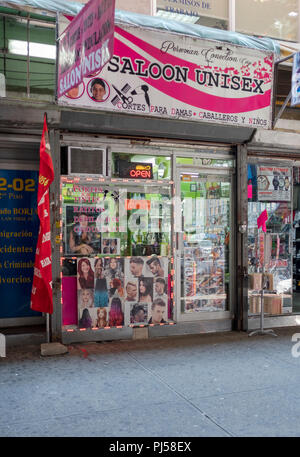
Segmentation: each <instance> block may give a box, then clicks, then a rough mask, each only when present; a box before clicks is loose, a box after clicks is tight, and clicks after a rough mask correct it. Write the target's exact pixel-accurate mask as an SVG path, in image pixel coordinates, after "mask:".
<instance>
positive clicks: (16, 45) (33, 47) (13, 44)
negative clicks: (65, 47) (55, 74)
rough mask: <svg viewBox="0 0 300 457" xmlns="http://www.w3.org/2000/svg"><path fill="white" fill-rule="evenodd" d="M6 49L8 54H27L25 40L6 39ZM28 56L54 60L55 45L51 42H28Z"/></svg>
mask: <svg viewBox="0 0 300 457" xmlns="http://www.w3.org/2000/svg"><path fill="white" fill-rule="evenodd" d="M8 51H9V52H10V54H18V55H21V56H27V41H22V40H8ZM29 56H30V57H39V58H45V56H47V57H46V58H47V59H51V60H55V59H56V47H55V46H53V45H51V44H42V43H33V42H30V43H29Z"/></svg>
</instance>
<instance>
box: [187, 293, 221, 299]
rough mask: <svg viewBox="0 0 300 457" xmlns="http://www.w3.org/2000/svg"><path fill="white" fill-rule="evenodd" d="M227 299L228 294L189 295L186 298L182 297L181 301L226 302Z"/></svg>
mask: <svg viewBox="0 0 300 457" xmlns="http://www.w3.org/2000/svg"><path fill="white" fill-rule="evenodd" d="M226 298H227V295H226V294H214V295H203V294H201V295H199V294H198V295H188V296H186V297H181V300H225V299H226Z"/></svg>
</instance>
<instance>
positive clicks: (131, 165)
mask: <svg viewBox="0 0 300 457" xmlns="http://www.w3.org/2000/svg"><path fill="white" fill-rule="evenodd" d="M119 175H120V178H132V179H152V178H153V172H152V164H151V163H136V162H126V161H125V160H120V161H119Z"/></svg>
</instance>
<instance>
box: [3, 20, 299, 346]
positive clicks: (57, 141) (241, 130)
mask: <svg viewBox="0 0 300 457" xmlns="http://www.w3.org/2000/svg"><path fill="white" fill-rule="evenodd" d="M126 16H127V15H125V16H122V19H123V20H125V19H126ZM127 19H128V18H127ZM127 19H126V20H127ZM126 20H125V24H124V23H122V21H120V22H119V23H118V24H117V28H116V32H117V34H116V47H115V55H114V58H113V59H112V61H111V63H110V64H109V65H108V67H107V69H106V70H103V72H101V78H99V74H96V72H94V69H93V68H91V75H90V76H89V77H88V78H86V79H85V80H84V82H83V83H82V84H81V85H79V87H78V88H77V89H76V91H75V92H72V93H71V92H70V93H69V94H67V96H65V97H63V98H62V100H60V101H59V103H58V106H55V107H54V106H53V105H47V106H46V105H45V106H41V107H40V108H38V107H34V108H33V107H31V108H29V107H26V106H25V104H23V105H22V113H21V112H20V110H19V107H18V106H17V105H16V106H9V102H5V100H3V106H4V105H5V104H6V108H7V110H6V115H5V116H4V115H3V116H2V118H1V132H2V135H7V134H9V135H10V136H11V137H14V141H17V142H19V144H22V141H24V136H25V137H26V138H27V140H26V141H29V139H30V138H33V137H34V138H35V140H34V142H35V144H36V145H38V140H39V135H38V133H37V132H40V131H41V125H42V119H43V113H44V112H45V111H46V112H47V113H48V127H49V133H50V142H51V150H52V155H53V161H54V171H55V181H54V183H53V184H52V186H51V195H50V201H51V206H50V210H51V229H52V247H53V253H52V254H53V255H52V271H53V298H54V313H53V315H52V316H51V318H50V323H51V339H52V340H53V341H62V342H63V343H66V344H67V343H72V342H76V341H101V340H113V339H124V338H125V339H126V338H147V337H155V336H168V335H175V334H186V333H206V332H216V331H230V330H232V329H237V330H248V328H255V326H256V325H257V309H258V308H255V307H254V303H256V302H255V295H257V294H256V291H257V290H259V289H256V288H255V287H256V286H255V287H254V288H253V289H249V290H248V275H250V281H253V279H252V278H253V276H251V275H253V274H254V273H260V265H259V264H255V265H253V264H252V263H251V262H252V260H251V259H252V258H253V257H255V256H257V255H258V256H259V254H258V253H257V247H256V251H255V252H254V253H253V254H251V256H250V251H249V246H250V244H249V237H250V238H251V240H250V241H251V243H253V238H255V236H256V238H257V239H258V240H259V235H257V230H256V232H255V227H254V226H255V223H254V222H253V220H254V218H255V217H254V216H253V211H255V215H256V216H258V215H259V214H258V212H259V211H260V210H262V209H263V205H256V207H255V209H253V205H252V204H253V203H258V202H260V200H259V198H260V197H259V198H258V197H257V196H258V195H259V196H260V195H261V193H260V194H259V192H258V191H257V190H256V189H255V182H257V176H258V174H257V166H258V161H257V160H256V157H257V155H256V156H255V158H254V162H253V161H252V158H251V157H252V154H257V151H258V154H261V147H262V146H261V144H260V145H259V146H258V145H257V144H256V145H255V146H254V145H253V144H252V142H251V138H252V137H253V134H254V133H255V131H256V129H264V128H270V127H271V120H272V112H271V111H272V110H271V102H272V81H273V61H274V54H273V51H272V50H270V49H269V50H266V49H265V50H263V51H260V50H257V49H252V48H251V46H250V47H249V48H246V47H245V48H244V47H241V46H239V45H232V44H228V43H226V46H225V47H227V51H226V50H224V49H223V50H222V44H224V43H220V42H213V41H210V40H214V39H215V37H208V38H207V39H204V40H203V42H204V44H203V42H202V41H201V40H199V37H194V38H191V37H190V36H188V34H187V35H186V36H185V35H184V34H182V33H181V34H176V33H173V32H174V31H172V33H169V32H168V33H167V32H166V31H155V32H154V31H153V30H152V28H151V26H149V28H147V27H146V31H145V27H143V26H142V24H135V25H134V26H133V25H132V24H128V23H127V22H126ZM152 27H153V24H152ZM176 40H178V44H176ZM200 41H201V45H199V42H200ZM171 42H173V51H172V52H173V54H174V55H172V56H171V61H170V62H169V61H168V57H166V53H167V52H166V47H168V51H170V50H171V48H170V46H171V45H170V44H167V43H171ZM161 43H164V45H163V46H162V47H161V49H160V45H161ZM212 43H213V44H212ZM201 46H202V47H201ZM215 48H216V49H215ZM217 48H218V49H217ZM182 49H183V50H184V49H185V50H190V51H194V54H192V52H190V53H187V52H186V53H184V55H183V54H182V53H183V51H182ZM199 49H200V50H201V51H202V50H203V49H205V50H206V52H204V53H202V52H199ZM159 50H160V52H161V53H160V54H159V53H158V51H159ZM196 52H198V54H196ZM128 53H129V54H128ZM176 53H179V54H181V55H180V56H178V55H176ZM187 54H188V55H187ZM199 54H201V55H202V57H203V59H204V61H203V63H201V64H199V62H198V61H199ZM258 54H259V56H261V60H259V59H258V57H257V55H258ZM191 55H194V56H196V57H195V59H196V61H197V62H198V64H197V65H196V63H195V62H193V59H188V57H190V56H191ZM237 56H238V57H237ZM151 58H154V59H156V60H155V62H153V61H152V60H151ZM229 58H230V65H233V66H232V67H230V66H228V65H227V64H224V59H225V61H226V59H229ZM214 59H216V61H218V59H219V61H220V59H221V61H222V59H223V64H224V66H222V65H221V64H220V62H219V65H220V66H219V67H217V66H215V67H214V61H213V60H214ZM233 59H236V61H235V60H233ZM251 59H252V60H251ZM255 59H256V60H255ZM234 62H235V63H236V66H234ZM250 62H252V63H251V65H252V66H251V65H250ZM254 63H255V65H254ZM244 65H246V67H247V65H248V67H249V66H250V67H251V68H252V69H253V68H254V66H256V65H258V67H257V68H256V69H255V72H254V73H253V74H252V73H251V71H250V70H249V68H248V69H247V68H245V67H244ZM225 70H226V71H225ZM239 71H240V73H239ZM105 72H106V73H105ZM99 79H100V80H102V82H103V85H102V91H103V90H104V92H105V96H104V98H102V99H99V100H96V98H95V97H96V93H95V94H94V93H93V88H94V86H96V85H98V86H99V85H100V86H101V84H102V83H101V82H99ZM159 83H160V85H159ZM199 86H200V88H201V97H199V100H200V105H199V106H198V105H197V103H198V101H197V102H196V103H195V101H194V99H195V96H196V94H197V91H199ZM174 87H175V88H176V90H174ZM98 89H101V88H99V87H98ZM230 93H231V94H232V93H234V94H235V95H236V94H238V96H234V97H232V98H230V96H229V95H230ZM246 98H247V100H246V101H245V99H246ZM218 102H219V105H218V107H217V106H215V109H213V104H212V103H218ZM247 107H248V108H249V111H247ZM216 112H217V114H216ZM11 123H13V125H14V127H12V124H11ZM20 128H21V130H22V131H23V136H22V135H21V134H20ZM269 134H270V135H271V136H272V134H273V132H269ZM249 143H250V146H249V147H248V146H247V145H248V144H249ZM255 148H256V149H255ZM295 154H296V152H295ZM267 156H268V154H267ZM23 158H24V157H23ZM248 158H249V160H248ZM15 159H16V160H15V163H16V162H17V161H19V160H21V158H19V157H17V156H16V157H15ZM260 159H261V157H260ZM269 159H270V157H267V158H266V163H265V162H264V161H262V162H261V164H262V166H266V164H268V163H269ZM280 160H281V161H280V163H279V162H278V167H280V168H282V167H287V168H288V165H287V164H286V163H285V162H286V161H282V159H280ZM4 162H5V158H4V161H3V164H4V165H3V168H5V166H6V165H5V163H4ZM275 162H276V160H275ZM259 163H260V162H259ZM37 164H38V158H37V157H36V162H35V166H36V165H37ZM276 164H277V162H276ZM276 164H275V165H276ZM20 165H21V162H20ZM275 165H274V164H273V165H272V166H273V167H274V166H275ZM278 167H277V168H278ZM274 171H275V172H277V169H275V168H274V170H272V172H274ZM251 173H252V174H251ZM250 174H251V177H252V176H253V178H249V176H250ZM292 176H293V173H292V171H291V170H290V169H289V170H287V171H286V173H285V175H284V178H286V177H287V180H286V183H287V182H288V183H289V188H290V187H291V185H292ZM15 179H21V178H20V177H17V178H15ZM250 179H251V185H252V194H251V195H252V196H250V193H249V186H250V182H249V180H250ZM255 179H256V181H255ZM278 179H279V178H278ZM252 180H253V182H252ZM15 184H16V185H20V181H15ZM286 186H287V185H286ZM279 187H280V186H279V184H278V189H279ZM17 190H18V189H17ZM282 192H283V191H282ZM286 192H287V194H284V196H282V195H281V196H280V200H279V201H280V202H282V204H283V206H284V208H285V210H286V208H288V209H289V211H290V212H291V205H292V202H293V200H292V195H293V193H292V192H291V191H290V192H288V191H286ZM287 195H288V199H289V200H284V198H287ZM255 198H256V200H255ZM257 198H258V200H257ZM274 198H275V200H272V201H271V200H268V204H269V202H270V203H271V205H272V204H273V203H274V201H278V200H276V198H277V199H278V196H277V197H276V196H275V197H274ZM251 205H252V206H251ZM272 208H273V206H271V207H270V208H269V206H268V210H270V209H271V210H272ZM276 208H277V207H276ZM290 214H291V213H290ZM251 217H252V219H251ZM286 217H287V216H285V218H286ZM291 217H292V216H291ZM273 228H274V227H273ZM273 228H272V229H273ZM278 230H279V231H278V232H275V229H274V230H273V232H274V233H275V235H276V240H278V239H279V241H280V242H279V245H280V243H281V228H280V227H279V228H278ZM273 232H272V233H273ZM276 242H277V241H276ZM270 243H271V244H272V240H271V241H270ZM277 243H278V242H277ZM295 243H296V240H295ZM254 246H259V243H258V242H256V244H255V239H254ZM279 250H280V248H279ZM248 251H249V252H248ZM277 260H280V261H281V260H284V261H286V258H284V259H281V258H280V256H279V257H278V259H276V261H277ZM272 265H273V264H272ZM283 266H284V267H286V268H285V273H284V277H283V276H281V275H280V277H279V279H278V278H274V277H273V278H271V277H269V285H270V283H271V285H272V286H273V285H274V284H275V288H273V289H274V290H276V292H277V294H276V295H278V294H280V293H281V292H280V291H282V293H283V295H284V296H281V303H282V307H284V308H286V309H287V308H289V309H291V307H292V312H295V309H293V305H292V304H290V303H292V301H291V300H290V301H289V300H288V297H286V295H288V289H287V288H286V289H284V290H283V289H282V286H283V285H284V287H285V285H287V282H285V283H283V284H282V281H286V280H289V279H291V277H292V276H287V274H286V270H288V269H289V268H290V267H291V263H290V261H287V262H284V263H283ZM273 267H274V268H277V267H278V262H277V263H275V264H274V265H273ZM257 270H258V271H257ZM289 271H290V270H289ZM291 271H292V270H291ZM291 274H293V271H292V273H291ZM272 281H273V283H272ZM274 281H275V282H274ZM249 283H250V282H249ZM251 284H253V283H251ZM271 285H270V287H271ZM280 287H281V289H280ZM287 287H288V285H287ZM274 298H275V299H274ZM276 299H277V301H278V298H277V296H276V297H274V296H271V297H270V302H271V305H270V307H269V308H268V310H269V309H271V313H270V315H271V316H275V311H276V317H277V315H279V317H280V316H281V313H278V311H281V310H282V308H280V307H278V309H276V310H275V307H274V306H275V305H274V306H273V304H272V301H273V302H274V303H275V302H276ZM249 310H250V312H249ZM288 313H289V312H288ZM248 316H249V317H251V319H248ZM284 317H289V316H287V315H285V316H284ZM41 319H44V317H41ZM272 322H273V321H272ZM294 322H295V319H294ZM0 324H1V322H0ZM287 325H290V324H287Z"/></svg>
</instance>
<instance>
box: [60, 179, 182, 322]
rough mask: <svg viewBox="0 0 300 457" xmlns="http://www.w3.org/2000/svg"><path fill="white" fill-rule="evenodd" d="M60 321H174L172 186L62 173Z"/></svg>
mask: <svg viewBox="0 0 300 457" xmlns="http://www.w3.org/2000/svg"><path fill="white" fill-rule="evenodd" d="M61 186H62V187H61V195H62V220H63V225H62V242H63V243H62V253H63V259H62V273H63V278H62V279H63V280H62V297H63V316H62V317H63V325H65V326H69V325H71V326H75V327H79V328H92V329H95V330H99V329H102V328H104V327H118V326H124V325H145V324H147V325H148V324H149V325H156V324H167V323H169V322H170V321H172V319H173V304H172V303H173V302H172V296H171V289H172V287H171V283H172V268H171V260H172V257H171V256H172V239H171V208H172V204H171V195H172V188H171V186H170V185H164V184H155V183H154V182H153V183H151V182H150V183H148V182H147V183H145V184H143V183H142V184H141V183H139V184H138V185H137V183H135V182H126V183H124V182H119V181H118V180H116V179H114V180H113V182H111V183H107V182H105V180H104V179H103V178H102V179H100V180H99V179H98V180H91V178H87V179H77V178H74V179H71V178H70V177H63V178H62V181H61Z"/></svg>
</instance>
